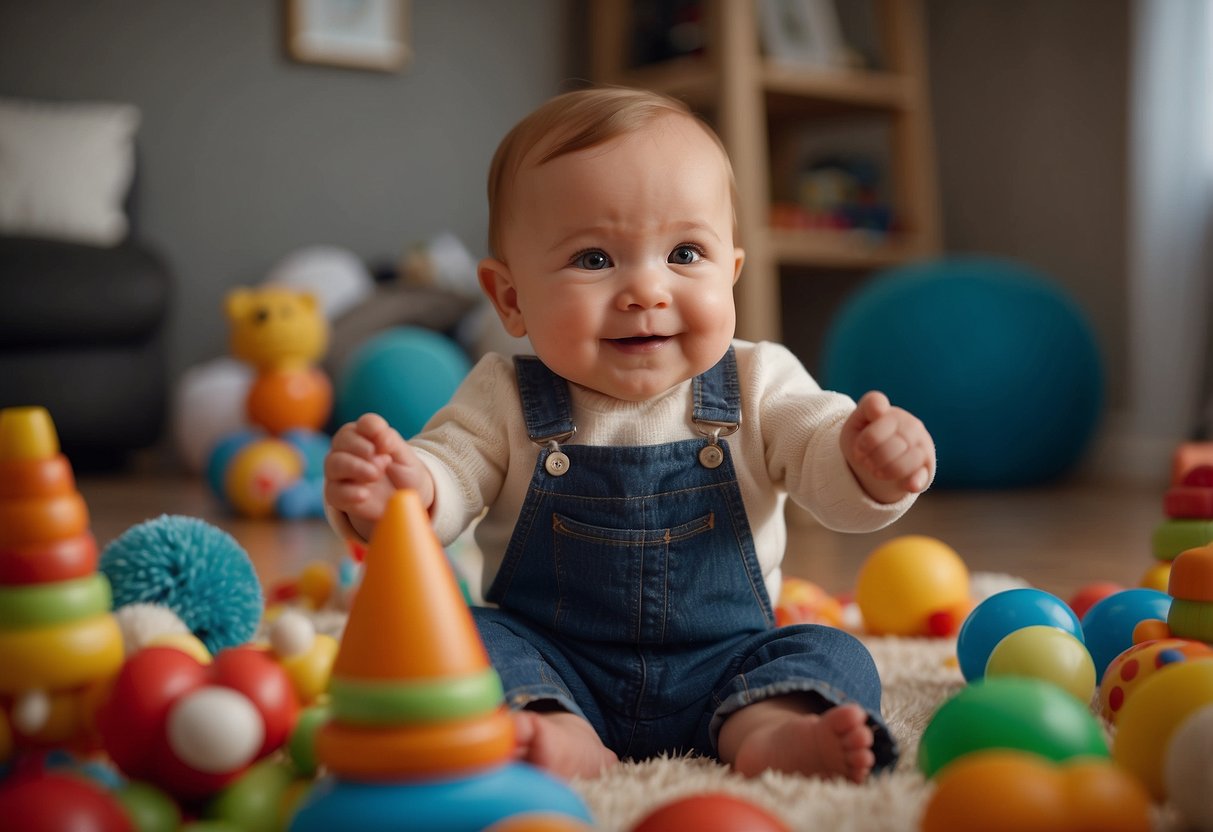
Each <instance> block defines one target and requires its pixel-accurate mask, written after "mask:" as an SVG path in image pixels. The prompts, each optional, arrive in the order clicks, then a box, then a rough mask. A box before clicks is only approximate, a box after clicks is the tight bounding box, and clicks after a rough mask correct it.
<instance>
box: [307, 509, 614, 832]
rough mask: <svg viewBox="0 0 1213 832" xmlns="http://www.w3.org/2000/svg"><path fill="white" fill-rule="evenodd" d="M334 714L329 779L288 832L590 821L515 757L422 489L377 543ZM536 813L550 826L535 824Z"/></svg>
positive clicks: (321, 734)
mask: <svg viewBox="0 0 1213 832" xmlns="http://www.w3.org/2000/svg"><path fill="white" fill-rule="evenodd" d="M328 712H329V714H330V717H329V719H328V721H327V722H326V723H325V724H324V725H323V726H321V727H320V728H319V730H318V731H317V732H316V735H315V744H314V751H315V755H314V759H315V760H316V761H318V762H319V763H320V764H321V765H323V766H324V767H325V768H326V769H327V770H328V773H327V774H326V775H325V776H324V778H323V779H322V780H321V781H320V783H319V784H318V785H317V786H316V788H314V789H312V791H311V793H310V794H309V796H308V797H307V798H305V800H304V801H303V803H302V804H301V805H300V807H299V809H298V811H297V812H296V814H295V816H294V819H293V820H292V822H291V830H292V832H329V830H332V829H361V830H367V832H389V830H396V829H401V828H405V827H407V828H409V829H443V830H448V832H482V830H485V829H487V828H489V827H491V826H493V824H495V823H498V822H499V821H501V820H503V819H506V818H510V817H515V816H518V824H520V825H515V826H514V827H513V828H516V829H531V828H533V829H535V830H537V832H538V830H540V829H546V830H550V829H552V828H553V827H552V826H551V823H550V822H549V820H550V818H548V816H550V815H551V814H560V815H565V816H567V817H569V818H574V819H576V820H579V821H589V820H590V816H589V812H588V810H587V809H586V808H585V805H584V804H583V803H582V801H581V799H580V798H579V797H577V795H576V794H575V793H574V792H573V791H572V790H571V789H569V787H568V786H566V785H565V784H564V783H561V782H560V781H559V780H556V779H555V778H554V777H552V776H550V775H548V774H546V773H544V772H542V771H540V770H539V769H536V768H533V767H531V766H529V765H526V764H525V763H520V762H515V761H514V753H515V750H516V749H515V745H514V740H515V737H514V723H513V720H512V719H511V717H510V715H509V713H508V712H507V711H506V709H505V695H504V692H503V691H502V687H501V680H500V678H499V677H498V676H497V672H496V671H495V670H494V669H493V667H492V666H491V665H490V664H489V657H488V652H487V651H486V650H485V648H484V644H483V643H482V642H481V641H480V634H479V632H478V631H477V629H476V623H475V620H474V619H473V617H472V613H471V611H470V610H469V609H468V607H467V605H466V604H465V603H464V601H463V595H462V593H461V591H460V588H459V582H458V581H457V580H456V578H455V573H454V571H453V570H452V569H451V566H450V563H449V562H448V561H447V558H446V554H445V553H444V552H443V550H442V546H441V545H440V544H439V542H438V539H437V538H436V537H435V536H434V531H433V529H432V528H431V526H430V518H429V515H428V514H427V513H426V510H425V509H424V508H422V507H421V500H420V498H419V497H418V496H417V493H416V492H415V491H398V492H396V494H394V495H393V496H392V497H391V499H390V500H389V501H388V503H387V506H386V507H385V509H384V513H383V517H382V518H381V519H380V520H379V523H378V524H377V525H376V527H375V533H374V534H373V535H372V536H371V544H370V548H369V549H368V550H367V553H366V559H365V572H364V573H363V576H362V585H361V588H360V589H359V591H358V594H357V596H356V597H355V599H354V603H353V606H352V607H351V609H350V613H349V620H348V622H347V623H346V627H345V632H344V633H343V635H342V637H341V646H340V648H339V649H338V652H337V658H336V661H335V662H334V663H333V670H332V677H331V679H330V681H329V705H328ZM539 815H542V816H544V818H545V820H544V821H543V824H545V825H534V826H528V825H527V823H528V821H527V817H529V818H530V821H532V822H534V823H535V824H539V823H540V820H539V818H538V817H536V816H539ZM524 816H526V817H524ZM556 828H560V827H556ZM563 828H564V829H565V830H574V829H577V828H578V827H577V826H576V825H575V824H571V823H570V824H566V825H565V826H564V827H563Z"/></svg>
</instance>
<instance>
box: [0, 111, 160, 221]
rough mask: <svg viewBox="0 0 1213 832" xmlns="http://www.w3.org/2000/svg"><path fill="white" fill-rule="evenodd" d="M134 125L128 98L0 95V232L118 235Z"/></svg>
mask: <svg viewBox="0 0 1213 832" xmlns="http://www.w3.org/2000/svg"><path fill="white" fill-rule="evenodd" d="M138 127H139V110H138V108H136V107H135V106H134V105H132V104H110V103H103V102H82V103H52V102H36V101H22V100H18V99H12V98H0V232H2V233H5V234H21V235H25V236H31V237H49V238H52V239H58V240H70V241H73V242H81V243H92V244H94V245H113V244H115V243H118V242H121V241H122V240H123V239H124V238H125V237H126V233H127V227H128V225H127V218H126V212H125V211H124V210H123V206H122V202H123V200H124V199H125V198H126V193H127V191H128V190H129V189H130V185H131V179H132V177H133V176H134V172H135V147H134V138H135V131H136V130H137V129H138Z"/></svg>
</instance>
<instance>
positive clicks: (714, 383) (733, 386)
mask: <svg viewBox="0 0 1213 832" xmlns="http://www.w3.org/2000/svg"><path fill="white" fill-rule="evenodd" d="M691 390H692V391H693V397H694V410H693V411H692V412H691V418H692V419H693V420H694V422H695V423H696V424H697V425H699V426H700V427H701V430H702V429H703V428H704V427H711V428H720V429H721V430H720V435H721V436H728V435H729V434H730V433H732V432H733V431H735V430H737V426H738V425H739V424H741V388H740V386H739V385H738V383H737V355H736V353H735V352H734V350H733V347H732V345H729V351H728V352H726V353H725V354H724V357H723V358H721V359H720V361H718V362H717V363H716V366H714V367H712V368H711V369H710V370H707V371H706V372H704V373H702V374H700V375H698V376H695V379H694V381H692V382H691ZM706 433H708V434H710V433H711V431H710V430H709V431H706Z"/></svg>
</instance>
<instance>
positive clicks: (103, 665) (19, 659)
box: [0, 613, 123, 694]
mask: <svg viewBox="0 0 1213 832" xmlns="http://www.w3.org/2000/svg"><path fill="white" fill-rule="evenodd" d="M122 659H123V651H122V631H121V630H119V629H118V622H117V621H115V620H114V617H113V616H112V615H110V614H109V613H106V614H104V615H97V616H94V617H92V618H86V619H84V620H82V621H71V622H68V623H67V624H59V625H58V626H55V627H39V628H38V629H36V630H10V631H7V632H0V693H9V694H11V693H18V692H19V691H23V690H29V689H30V688H47V689H49V690H58V689H61V688H71V687H76V686H77V685H82V684H84V683H85V682H89V681H92V680H94V679H104V678H106V677H108V676H112V675H114V674H116V673H117V672H118V669H119V668H120V667H121V666H122Z"/></svg>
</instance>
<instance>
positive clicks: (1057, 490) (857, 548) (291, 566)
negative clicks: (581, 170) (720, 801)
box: [79, 475, 1164, 597]
mask: <svg viewBox="0 0 1213 832" xmlns="http://www.w3.org/2000/svg"><path fill="white" fill-rule="evenodd" d="M79 488H80V492H81V494H83V496H84V498H85V501H86V502H87V503H88V505H89V509H90V512H91V517H92V529H93V533H94V535H95V536H96V537H97V541H98V543H99V544H101V545H105V544H106V543H108V542H109V541H110V540H112V539H113V538H114V537H116V536H118V535H119V534H121V533H122V532H123V531H125V530H126V529H127V528H129V527H130V526H132V525H134V524H135V523H139V522H142V521H143V520H147V519H150V518H153V517H156V516H158V515H160V514H185V515H190V516H194V517H201V518H203V519H205V520H207V521H209V522H211V523H213V524H215V525H217V526H219V527H220V528H223V529H225V530H226V531H228V532H230V533H231V534H232V535H233V536H234V537H235V538H236V539H237V540H238V541H239V542H240V543H241V545H242V546H243V547H244V548H245V550H246V551H247V552H248V553H249V556H250V558H251V559H252V560H253V563H254V565H255V566H256V567H257V570H258V572H259V574H260V576H261V578H262V581H263V582H265V583H267V584H268V583H271V582H274V581H276V580H279V579H281V578H285V577H289V576H292V575H296V574H298V572H299V570H300V569H302V568H303V566H304V565H306V564H307V563H308V562H310V561H312V560H317V559H322V560H329V561H331V562H333V563H336V562H337V561H338V560H339V559H340V558H341V556H342V554H343V552H344V548H343V546H342V544H341V542H340V541H339V540H338V539H337V538H336V537H335V536H334V535H333V533H332V532H331V531H330V530H329V528H328V526H327V525H326V524H325V523H323V522H322V521H318V520H312V521H293V522H287V521H255V520H246V519H241V518H235V517H231V516H229V515H227V514H225V513H224V512H223V511H222V510H221V509H220V508H219V506H218V505H217V503H216V501H215V500H214V498H213V497H212V496H211V495H210V493H209V491H208V490H207V489H206V487H205V486H204V484H203V483H202V482H201V481H200V480H198V479H196V478H187V477H177V476H168V475H147V476H130V475H128V476H104V477H103V476H81V477H80V478H79ZM1163 488H1164V486H1162V485H1159V486H1158V487H1152V486H1147V485H1127V484H1126V485H1106V484H1101V485H1093V484H1081V483H1078V484H1067V485H1061V486H1056V487H1050V488H1043V489H1032V490H1024V491H991V492H957V491H934V492H928V493H927V494H926V495H924V496H923V497H922V498H921V499H920V500H919V501H918V504H917V505H915V506H914V508H913V509H911V510H910V512H909V513H908V514H907V515H906V516H905V517H903V518H902V519H901V520H900V521H899V522H897V523H896V524H894V525H893V526H891V527H890V528H888V529H885V530H883V531H881V532H877V533H874V534H865V535H854V534H839V533H836V532H831V531H829V530H827V529H823V528H821V527H820V526H818V525H816V524H815V523H813V522H812V521H811V520H809V519H807V516H806V515H803V514H801V513H798V512H793V513H792V514H791V515H790V520H791V522H790V524H789V531H790V533H789V546H788V557H787V560H786V562H785V573H786V574H788V575H795V576H798V577H803V578H807V579H809V580H812V581H814V582H816V583H818V584H820V585H821V586H822V587H824V588H825V589H827V590H829V591H830V592H833V593H840V592H846V591H849V590H851V589H852V588H853V585H854V581H855V576H856V574H857V572H858V570H859V567H860V565H861V564H862V562H863V559H864V558H865V557H866V555H867V554H868V553H869V552H870V551H871V550H872V549H873V548H874V547H875V546H877V545H878V544H879V543H881V542H883V541H884V540H887V539H889V538H891V537H894V536H897V535H902V534H926V535H931V536H933V537H937V538H939V539H941V540H943V541H945V542H946V543H948V544H949V545H951V546H952V547H953V548H954V549H956V551H957V552H959V553H960V555H961V557H962V558H964V560H965V562H966V564H968V567H969V569H970V571H973V572H977V571H983V572H1002V573H1009V574H1012V575H1016V576H1018V577H1021V578H1024V579H1025V580H1027V581H1029V582H1030V583H1032V584H1033V585H1034V586H1038V587H1040V588H1042V589H1045V590H1048V591H1050V592H1054V593H1057V594H1059V595H1061V596H1062V597H1065V596H1066V595H1068V594H1069V593H1071V592H1073V591H1074V590H1075V589H1077V588H1078V587H1080V586H1082V585H1083V584H1085V583H1089V582H1092V581H1097V580H1107V581H1115V582H1117V583H1120V584H1122V585H1125V586H1134V585H1136V584H1137V583H1138V581H1139V580H1140V578H1141V576H1142V574H1143V573H1144V572H1145V571H1146V569H1147V568H1148V567H1149V566H1150V564H1151V562H1152V561H1151V556H1150V535H1151V533H1152V532H1153V530H1154V527H1155V526H1157V525H1158V524H1159V523H1160V522H1161V521H1162V496H1163Z"/></svg>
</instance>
